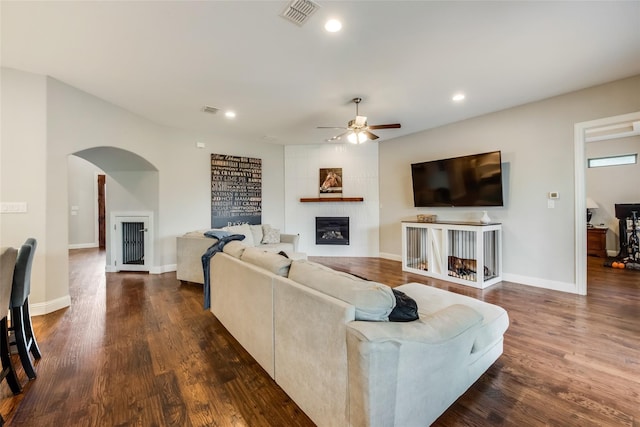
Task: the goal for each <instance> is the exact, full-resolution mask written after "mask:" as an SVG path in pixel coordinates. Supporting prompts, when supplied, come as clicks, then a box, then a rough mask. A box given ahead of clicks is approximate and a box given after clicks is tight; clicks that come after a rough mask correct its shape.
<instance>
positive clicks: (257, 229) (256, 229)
mask: <svg viewBox="0 0 640 427" xmlns="http://www.w3.org/2000/svg"><path fill="white" fill-rule="evenodd" d="M249 229H251V234H253V243H254V246H258V245H259V244H260V242H262V237H263V232H262V224H256V225H249Z"/></svg>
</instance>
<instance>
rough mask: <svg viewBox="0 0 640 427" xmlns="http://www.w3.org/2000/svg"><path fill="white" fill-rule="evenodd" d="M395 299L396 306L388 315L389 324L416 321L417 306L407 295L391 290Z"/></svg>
mask: <svg viewBox="0 0 640 427" xmlns="http://www.w3.org/2000/svg"><path fill="white" fill-rule="evenodd" d="M391 290H392V291H393V295H394V296H395V297H396V306H395V307H394V308H393V310H391V313H390V314H389V321H390V322H412V321H414V320H418V318H419V316H418V304H417V303H416V300H414V299H413V298H411V297H410V296H409V295H407V294H405V293H404V292H402V291H398V290H396V289H391Z"/></svg>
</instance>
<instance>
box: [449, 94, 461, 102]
mask: <svg viewBox="0 0 640 427" xmlns="http://www.w3.org/2000/svg"><path fill="white" fill-rule="evenodd" d="M451 99H453V100H454V101H455V102H460V101H462V100H464V93H456V94H455V95H453V97H452V98H451Z"/></svg>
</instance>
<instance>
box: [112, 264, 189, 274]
mask: <svg viewBox="0 0 640 427" xmlns="http://www.w3.org/2000/svg"><path fill="white" fill-rule="evenodd" d="M177 269H178V264H167V265H161V266H157V267H151V269H150V270H149V274H162V273H169V272H171V271H176V270H177ZM104 272H105V273H117V272H118V270H116V267H115V266H114V265H105V266H104Z"/></svg>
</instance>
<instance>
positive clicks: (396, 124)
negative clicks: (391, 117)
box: [369, 123, 400, 129]
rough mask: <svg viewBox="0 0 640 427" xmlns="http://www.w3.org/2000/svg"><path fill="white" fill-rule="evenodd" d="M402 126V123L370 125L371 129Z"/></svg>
mask: <svg viewBox="0 0 640 427" xmlns="http://www.w3.org/2000/svg"><path fill="white" fill-rule="evenodd" d="M399 127H400V123H393V124H389V125H370V126H369V129H398V128H399Z"/></svg>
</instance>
